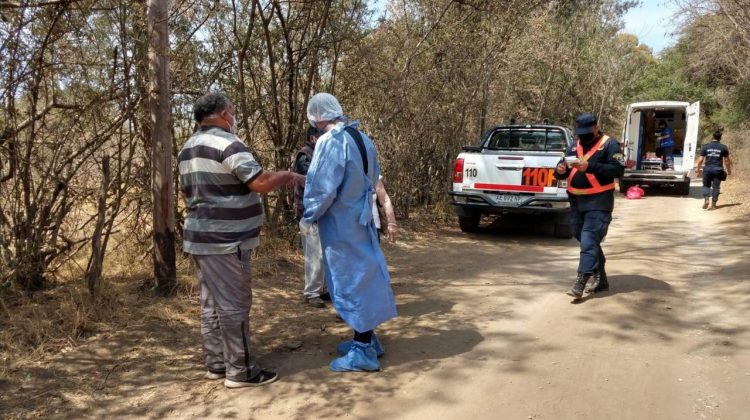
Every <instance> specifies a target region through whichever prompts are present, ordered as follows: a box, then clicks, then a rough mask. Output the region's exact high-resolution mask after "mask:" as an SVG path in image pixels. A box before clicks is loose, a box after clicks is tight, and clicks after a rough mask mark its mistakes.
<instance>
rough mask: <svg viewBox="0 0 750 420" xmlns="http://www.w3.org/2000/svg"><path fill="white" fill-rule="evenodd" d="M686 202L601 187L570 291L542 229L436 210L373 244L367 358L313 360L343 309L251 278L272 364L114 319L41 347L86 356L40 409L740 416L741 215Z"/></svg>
mask: <svg viewBox="0 0 750 420" xmlns="http://www.w3.org/2000/svg"><path fill="white" fill-rule="evenodd" d="M697 189H698V188H696V187H694V188H693V190H694V191H693V193H694V194H695V193H696V192H697ZM700 204H701V200H700V199H698V198H696V197H695V196H693V197H686V198H682V197H675V196H653V195H649V196H648V197H647V198H646V199H643V200H637V201H628V200H624V199H618V202H617V205H616V210H615V215H614V220H613V222H612V225H611V228H610V233H609V236H608V238H607V241H606V243H605V252H606V253H607V256H608V259H609V260H608V266H607V267H608V272H609V276H610V281H611V284H612V288H611V290H610V292H607V293H603V294H601V295H596V296H595V297H591V298H589V299H584V300H583V301H582V302H580V303H578V304H572V303H571V299H570V298H569V297H567V296H566V295H565V294H564V293H563V292H564V290H565V289H566V288H567V287H568V286H569V285H570V283H571V281H572V278H573V277H572V276H573V274H574V271H575V267H576V264H577V253H578V252H577V243H576V242H575V240H559V239H554V238H552V237H549V236H547V235H546V234H545V232H543V231H542V230H537V231H535V232H532V233H525V232H521V231H523V230H524V229H516V230H513V231H505V230H504V229H492V228H490V229H486V230H485V231H483V232H481V233H478V234H472V235H467V234H463V233H461V232H459V231H458V229H456V228H454V227H449V228H445V229H442V230H436V231H432V232H430V233H427V234H419V235H417V234H415V235H413V236H412V238H410V239H407V241H404V243H402V244H400V245H397V246H396V247H389V248H388V252H387V253H388V258H389V262H390V265H391V269H392V275H393V284H394V289H395V291H396V293H397V301H398V304H399V313H400V316H399V317H398V318H397V319H395V320H393V321H392V322H389V323H388V324H386V325H384V326H383V327H382V328H381V329H380V330H379V335H380V338H381V341H382V342H383V344H384V347H385V349H386V355H385V357H384V358H383V359H382V364H383V368H384V369H383V371H382V372H380V373H377V374H334V373H331V372H329V371H328V367H327V365H328V362H329V361H330V360H331V359H332V357H333V353H332V352H333V349H334V347H335V345H336V343H337V342H338V341H339V340H340V339H342V338H344V337H346V336H347V335H348V331H347V329H346V328H345V326H344V325H343V324H341V323H339V322H336V321H335V317H334V316H333V314H332V312H326V311H321V310H315V309H310V308H307V307H305V308H304V309H297V312H298V314H297V316H298V318H295V320H291V321H290V320H280V319H278V313H276V312H275V311H274V310H273V299H271V298H264V297H263V293H264V290H263V288H264V287H265V288H266V289H267V291H268V292H269V293H271V294H273V293H272V292H274V291H276V292H278V290H277V289H274V288H272V287H270V286H263V285H261V286H260V290H258V291H256V296H258V299H259V301H260V303H259V304H258V305H257V306H256V307H254V309H253V317H254V320H255V321H254V323H255V324H256V329H257V334H256V336H255V340H256V341H257V342H258V344H259V346H258V347H259V349H260V352H261V353H260V357H261V361H262V362H263V364H264V365H266V366H270V367H274V368H276V369H277V370H278V371H279V373H280V374H281V379H280V380H279V382H278V383H275V384H273V385H271V386H268V387H262V388H258V389H245V390H232V391H230V390H226V389H224V388H223V386H221V382H220V381H215V382H210V381H207V380H204V379H201V375H202V373H203V371H202V369H201V367H200V364H199V358H198V356H197V354H198V352H199V347H198V339H199V338H198V331H197V320H188V319H186V321H185V322H186V323H188V324H189V326H188V327H184V326H179V325H176V326H171V327H170V326H166V327H165V326H162V330H164V331H163V332H162V333H154V332H153V331H152V332H151V333H149V334H137V335H136V336H134V333H133V332H132V331H131V332H130V333H128V332H126V331H124V332H121V333H119V334H116V335H115V336H114V337H115V338H117V339H116V340H115V339H112V340H110V341H111V343H112V344H111V345H108V346H107V345H105V343H101V342H100V343H92V345H91V346H90V348H83V349H78V350H76V351H75V352H73V353H71V354H69V355H67V356H61V358H60V359H58V360H56V361H54V362H51V363H50V366H52V367H54V366H56V365H58V366H60V365H67V366H68V368H67V369H73V367H72V366H78V368H76V369H85V368H86V367H88V368H89V369H91V371H92V372H95V373H96V375H95V377H92V379H91V380H92V381H94V382H96V384H100V385H101V386H99V385H96V386H92V387H90V388H88V391H85V392H83V393H84V394H86V395H83V396H81V392H78V395H79V397H81V398H79V399H78V403H77V404H76V403H75V401H76V399H75V398H74V397H75V395H71V393H72V394H76V393H75V392H73V391H71V392H68V393H65V392H54V391H53V390H49V391H47V392H48V395H47V396H46V397H45V396H42V397H41V399H42V400H44V399H45V398H47V404H48V405H49V409H45V410H42V411H41V412H46V413H49V414H53V415H55V414H57V415H66V416H75V417H89V416H90V417H102V416H123V417H153V418H156V417H170V418H184V417H200V418H205V417H208V418H239V419H246V418H253V419H263V420H266V419H275V418H293V419H308V418H310V419H312V418H342V417H346V418H360V419H459V418H460V419H522V420H523V419H680V420H682V419H750V331H749V330H748V328H749V323H750V321H748V320H749V319H750V318H748V314H750V236H749V233H750V232H749V230H748V229H749V227H748V224H747V220H736V217H735V216H733V215H732V214H731V213H730V211H729V210H730V208H729V207H724V208H721V209H719V210H718V211H713V212H706V211H704V210H701V209H700ZM723 204H725V205H728V204H731V203H723ZM519 230H521V231H519ZM290 293H291V292H290ZM275 296H276V298H274V299H280V298H282V297H283V296H282V295H278V294H277V295H275ZM264 299H265V300H264ZM296 305H297V308H299V307H300V306H302V305H300V304H299V303H296ZM297 321H298V323H297V324H296V325H297V327H295V322H297ZM290 323H291V324H292V325H290ZM153 327H154V328H156V326H153ZM170 331H171V332H170ZM186 332H187V333H186ZM290 332H291V334H290ZM128 337H129V338H128ZM279 337H282V338H283V340H281V341H280V342H279V344H269V343H274V340H275V339H278V338H279ZM293 341H300V342H299V343H293ZM290 342H291V345H290ZM283 343H286V344H283ZM300 344H301V347H299V348H298V349H293V350H292V349H291V347H296V346H297V345H300ZM286 347H290V348H286ZM123 349H126V350H123ZM170 352H171V353H170ZM134 355H135V356H134ZM138 355H141V356H140V357H139V356H138ZM158 355H161V356H160V357H156V356H158ZM143 357H146V358H147V360H151V361H149V362H148V363H143V361H142V360H143V359H142V358H143ZM149 357H150V358H151V359H148V358H149ZM97 366H103V368H100V369H97ZM60 369H61V372H64V371H65V370H66V368H63V367H60ZM105 373H106V375H107V378H103V375H104V374H105ZM46 380H50V378H47V379H46ZM60 383H61V384H62V385H61V389H62V390H63V391H64V388H65V386H66V385H65V384H66V382H65V381H64V380H61V382H60ZM79 385H80V384H79ZM45 388H47V389H48V388H49V387H40V389H38V390H37V391H39V390H42V392H44V391H43V390H44V389H45ZM57 391H60V389H58V390H57ZM83 397H85V398H83ZM50 398H51V399H50ZM41 412H40V411H37V413H41ZM15 414H19V413H18V412H16V413H15Z"/></svg>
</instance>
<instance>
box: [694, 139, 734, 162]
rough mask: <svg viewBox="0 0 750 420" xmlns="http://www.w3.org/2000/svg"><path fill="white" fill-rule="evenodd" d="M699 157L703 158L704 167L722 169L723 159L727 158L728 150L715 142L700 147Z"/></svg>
mask: <svg viewBox="0 0 750 420" xmlns="http://www.w3.org/2000/svg"><path fill="white" fill-rule="evenodd" d="M701 156H703V157H704V158H705V167H706V168H711V167H716V168H719V169H721V168H723V167H724V158H725V157H729V148H728V147H727V146H725V145H723V144H721V143H719V142H718V141H716V140H713V141H711V143H708V144H704V145H703V147H701Z"/></svg>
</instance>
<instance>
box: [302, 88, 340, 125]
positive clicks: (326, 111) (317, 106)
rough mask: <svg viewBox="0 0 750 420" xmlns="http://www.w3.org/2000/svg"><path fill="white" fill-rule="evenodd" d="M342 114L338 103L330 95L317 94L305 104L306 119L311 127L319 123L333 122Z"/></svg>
mask: <svg viewBox="0 0 750 420" xmlns="http://www.w3.org/2000/svg"><path fill="white" fill-rule="evenodd" d="M343 114H344V110H343V109H341V105H340V104H339V101H337V100H336V97H334V96H333V95H331V94H330V93H325V92H321V93H317V94H315V95H314V96H313V97H312V98H310V102H308V103H307V119H308V120H309V121H310V124H311V125H315V123H317V122H320V121H333V120H335V119H336V118H338V117H340V116H342V115H343Z"/></svg>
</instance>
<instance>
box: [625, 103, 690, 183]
mask: <svg viewBox="0 0 750 420" xmlns="http://www.w3.org/2000/svg"><path fill="white" fill-rule="evenodd" d="M638 114H640V118H638V117H639V115H638ZM660 121H664V122H666V123H667V127H669V128H671V129H672V132H673V133H674V140H675V146H674V153H673V157H674V169H675V170H676V171H680V170H682V158H683V148H684V145H685V130H686V128H687V122H686V115H685V108H684V107H680V108H662V107H660V108H641V109H639V110H637V111H634V112H633V118H632V120H631V124H632V125H634V126H633V127H628V130H629V131H630V133H629V134H630V138H631V139H635V138H636V137H637V139H638V143H637V148H636V149H635V151H636V155H635V156H631V157H630V158H631V159H633V158H635V160H636V162H635V163H636V169H638V170H646V171H648V170H654V171H661V170H662V169H663V166H662V159H661V153H660V150H657V148H658V147H659V140H657V139H658V138H659V136H660V135H661V130H660V129H659V122H660ZM636 125H637V126H636ZM636 133H637V136H636V135H635V134H636Z"/></svg>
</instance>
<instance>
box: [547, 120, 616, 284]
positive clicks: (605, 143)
mask: <svg viewBox="0 0 750 420" xmlns="http://www.w3.org/2000/svg"><path fill="white" fill-rule="evenodd" d="M575 134H576V136H577V137H578V141H577V142H576V143H574V144H573V145H571V146H570V147H568V149H567V150H566V151H565V156H564V157H563V159H561V160H560V162H559V163H558V164H557V168H556V170H555V178H557V179H567V181H568V200H569V201H570V217H571V226H572V228H573V234H574V236H575V237H576V239H577V240H578V242H580V244H581V255H580V258H579V261H578V275H577V276H576V280H575V282H574V283H573V286H572V287H571V288H570V290H568V291H567V292H566V293H567V294H568V295H570V296H573V297H575V298H580V297H581V296H583V291H584V288H585V287H586V283H587V282H588V281H589V279H591V278H592V277H593V279H594V281H593V283H592V284H591V286H590V287H589V288H588V289H587V290H586V291H587V292H589V293H596V292H602V291H606V290H609V282H608V280H607V273H606V272H605V271H604V263H605V261H606V258H605V257H604V252H603V251H602V247H601V243H602V241H603V240H604V237H605V236H606V235H607V229H608V228H609V223H610V222H611V221H612V210H613V209H614V205H615V196H614V189H615V178H619V177H621V176H622V175H623V173H624V172H625V159H624V157H623V154H622V149H621V147H620V143H619V142H618V141H617V140H615V139H613V138H611V137H609V136H607V135H606V134H604V133H602V132H601V131H599V125H598V122H597V119H596V115H595V114H594V113H591V112H587V113H585V114H581V115H579V116H578V118H576V129H575Z"/></svg>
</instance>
